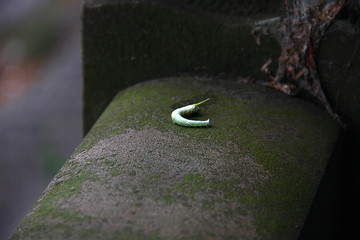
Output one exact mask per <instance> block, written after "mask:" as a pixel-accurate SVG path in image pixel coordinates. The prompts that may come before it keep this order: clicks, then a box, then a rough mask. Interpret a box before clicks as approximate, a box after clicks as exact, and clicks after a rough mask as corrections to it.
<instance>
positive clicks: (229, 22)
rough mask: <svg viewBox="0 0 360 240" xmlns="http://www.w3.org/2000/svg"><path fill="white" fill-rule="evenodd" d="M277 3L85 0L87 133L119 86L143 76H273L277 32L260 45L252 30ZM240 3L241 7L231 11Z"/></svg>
mask: <svg viewBox="0 0 360 240" xmlns="http://www.w3.org/2000/svg"><path fill="white" fill-rule="evenodd" d="M247 2H249V1H247ZM267 2H269V1H267ZM270 2H272V3H273V2H278V3H277V4H275V5H269V4H267V3H265V2H264V1H255V2H253V3H252V4H248V5H246V4H243V3H242V1H204V2H202V1H180V0H172V1H155V0H151V1H137V0H136V1H135V0H126V1H125V0H123V1H114V0H106V1H105V0H101V1H100V0H85V1H84V4H83V10H82V22H83V27H82V28H83V29H82V46H83V76H84V77H83V78H84V132H85V133H87V132H88V131H89V129H90V128H91V127H92V126H93V124H94V123H95V121H96V120H97V118H98V117H99V115H100V114H101V113H102V111H103V110H104V109H105V107H106V106H107V105H108V103H109V102H110V101H111V99H112V98H113V97H114V96H115V94H116V93H117V92H118V91H119V90H121V89H124V88H125V87H128V86H131V85H133V84H135V83H138V82H141V81H145V80H148V79H154V78H159V77H169V76H195V75H196V76H207V77H210V76H211V77H212V76H221V77H222V78H225V77H226V78H229V79H236V78H240V77H252V78H257V79H261V78H267V76H265V75H264V74H263V73H261V67H262V66H263V64H264V63H265V62H266V61H267V60H268V59H272V60H273V64H272V65H271V66H270V68H271V69H276V64H277V59H278V57H279V55H280V52H281V48H280V45H279V44H278V42H277V41H276V40H275V39H273V38H271V37H269V36H263V37H262V38H261V45H260V46H258V45H256V41H255V38H254V36H253V35H251V30H252V28H253V27H254V22H255V21H256V20H259V19H264V18H268V17H273V16H274V11H272V10H273V7H271V8H270V6H279V3H280V2H281V1H278V0H276V1H275V0H274V1H270ZM281 3H282V2H281ZM245 5H246V6H247V7H245ZM219 6H221V8H219ZM237 8H239V9H240V10H241V11H236V12H233V13H230V12H229V11H230V10H231V9H234V10H235V9H237ZM216 9H218V10H217V11H216ZM258 9H262V11H261V16H260V15H258V14H257V13H256V12H257V11H258ZM278 9H281V8H278ZM278 12H280V10H279V11H275V13H278Z"/></svg>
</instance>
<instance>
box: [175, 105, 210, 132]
mask: <svg viewBox="0 0 360 240" xmlns="http://www.w3.org/2000/svg"><path fill="white" fill-rule="evenodd" d="M209 99H210V98H208V99H205V100H204V101H201V102H199V103H195V104H191V105H187V106H185V107H181V108H178V109H175V110H174V111H173V112H172V113H171V119H172V121H173V122H174V123H176V124H178V125H180V126H184V127H208V126H210V120H209V119H208V120H206V121H197V120H189V119H186V118H184V117H183V116H189V115H191V114H193V113H196V112H199V111H200V107H199V105H200V104H202V103H204V102H206V101H208V100H209Z"/></svg>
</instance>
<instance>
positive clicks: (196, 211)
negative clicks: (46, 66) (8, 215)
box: [12, 78, 339, 239]
mask: <svg viewBox="0 0 360 240" xmlns="http://www.w3.org/2000/svg"><path fill="white" fill-rule="evenodd" d="M205 98H210V101H208V102H206V103H204V104H203V105H201V113H200V114H199V115H198V116H195V119H208V118H209V119H210V121H211V124H212V125H211V127H208V128H185V127H180V126H178V125H175V124H173V123H172V122H171V119H170V114H171V112H172V111H173V110H174V109H175V108H177V107H180V106H184V105H187V104H192V103H196V102H199V101H201V100H203V99H205ZM338 133H339V126H338V125H337V124H336V123H335V122H334V121H333V120H332V119H331V118H330V117H329V116H328V115H327V114H326V113H325V112H324V111H322V110H321V109H319V108H317V107H316V106H314V105H312V104H309V103H307V102H304V101H302V100H300V99H295V98H291V97H289V96H286V95H283V94H282V93H279V92H276V91H274V90H272V89H268V88H264V87H262V86H258V85H251V84H241V83H234V82H229V81H219V80H217V81H214V80H209V79H201V78H172V79H162V80H153V81H148V82H144V83H140V84H137V85H135V86H133V87H131V88H128V89H126V90H123V91H121V92H119V94H117V96H116V97H115V98H114V100H113V101H112V102H111V104H110V105H109V106H108V108H107V109H106V110H105V111H104V113H103V114H102V116H101V117H100V119H99V120H98V121H97V122H96V124H95V125H94V127H93V128H92V129H91V131H90V132H89V134H88V135H87V136H86V137H85V139H84V140H83V142H82V143H81V144H80V146H79V147H78V148H77V149H76V151H75V153H74V154H73V156H72V157H71V158H70V159H69V160H68V161H67V162H66V163H65V165H64V166H63V168H62V169H61V170H60V172H59V173H58V174H57V175H56V176H55V178H54V179H53V180H52V182H51V183H50V184H49V186H48V188H47V189H46V190H45V192H44V193H43V195H42V196H41V197H40V199H39V200H38V202H37V203H36V204H35V206H34V207H33V208H32V210H31V211H30V212H29V214H28V215H27V216H26V217H25V218H24V219H23V221H22V222H21V224H20V225H19V227H18V228H17V230H16V231H15V233H14V234H13V236H12V239H296V238H297V236H298V234H299V232H300V230H301V227H302V224H303V222H304V220H305V218H306V215H307V213H308V210H309V208H310V206H311V203H312V200H313V198H314V195H315V193H316V190H317V186H318V184H319V182H320V180H321V178H322V175H323V173H324V170H325V168H326V165H327V161H328V159H329V157H330V155H331V152H332V150H333V147H334V144H335V142H336V140H337V137H338Z"/></svg>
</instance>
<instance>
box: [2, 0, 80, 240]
mask: <svg viewBox="0 0 360 240" xmlns="http://www.w3.org/2000/svg"><path fill="white" fill-rule="evenodd" d="M80 5H81V0H27V1H24V0H0V240H2V239H7V238H8V237H9V235H10V234H11V233H12V232H13V230H14V229H15V228H16V226H17V225H18V223H19V222H20V220H21V219H22V218H23V217H24V216H25V214H26V213H27V211H28V210H29V208H30V207H31V206H32V205H33V204H34V202H35V201H36V200H37V199H38V197H39V195H40V194H41V192H42V191H43V190H44V189H45V187H46V186H47V184H48V183H49V182H50V180H51V179H52V177H53V176H54V175H55V174H56V172H57V171H58V170H59V169H60V167H61V166H62V164H63V163H64V162H65V161H66V159H67V158H68V157H69V155H70V154H71V153H72V152H73V151H74V149H75V147H76V146H77V145H78V144H79V142H80V141H81V137H82V123H81V92H82V90H81V88H82V86H81V50H80Z"/></svg>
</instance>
